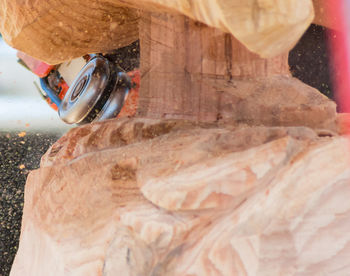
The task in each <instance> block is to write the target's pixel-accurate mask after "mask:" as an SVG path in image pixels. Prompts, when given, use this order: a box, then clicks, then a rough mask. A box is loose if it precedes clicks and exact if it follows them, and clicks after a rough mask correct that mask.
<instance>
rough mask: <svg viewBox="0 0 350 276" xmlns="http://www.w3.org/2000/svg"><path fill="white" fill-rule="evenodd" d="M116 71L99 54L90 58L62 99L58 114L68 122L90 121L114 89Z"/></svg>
mask: <svg viewBox="0 0 350 276" xmlns="http://www.w3.org/2000/svg"><path fill="white" fill-rule="evenodd" d="M116 78H117V72H116V71H115V70H114V68H113V67H112V66H111V65H110V63H109V61H108V60H107V59H106V58H104V57H101V56H96V57H94V58H93V59H91V60H90V61H89V62H88V63H87V64H86V65H85V66H84V67H83V69H82V70H81V71H80V72H79V74H78V76H77V77H76V78H75V80H74V82H73V83H72V85H71V86H70V88H69V90H68V91H67V93H66V95H65V97H64V99H63V100H62V102H61V104H60V106H59V109H58V114H59V116H60V118H61V119H62V120H63V121H64V122H66V123H68V124H75V123H82V122H83V121H92V120H93V119H94V118H95V117H96V115H97V114H98V113H99V112H100V110H101V109H102V107H103V106H104V104H105V102H106V101H107V100H108V98H109V96H110V94H111V93H112V92H113V90H114V86H115V82H116Z"/></svg>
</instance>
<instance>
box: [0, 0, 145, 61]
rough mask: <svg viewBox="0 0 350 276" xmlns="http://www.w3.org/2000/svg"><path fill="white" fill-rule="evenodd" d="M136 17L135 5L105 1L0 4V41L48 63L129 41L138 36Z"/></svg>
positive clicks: (8, 0)
mask: <svg viewBox="0 0 350 276" xmlns="http://www.w3.org/2000/svg"><path fill="white" fill-rule="evenodd" d="M138 18H139V16H138V14H137V11H136V10H135V9H129V8H126V7H122V6H120V4H118V3H117V2H116V3H111V2H110V1H107V0H98V1H88V2H87V1H72V0H59V1H58V0H39V1H38V0H28V1H21V0H3V1H1V2H0V33H2V35H3V38H4V40H5V41H6V42H7V43H8V44H9V45H11V46H13V47H14V48H16V49H19V50H21V51H23V52H25V53H27V54H29V55H31V56H33V57H35V58H38V59H40V60H43V61H46V62H47V63H50V64H58V63H62V62H64V61H67V60H71V59H73V58H76V57H81V56H83V55H86V54H88V53H99V52H105V51H109V50H113V49H117V48H120V47H123V46H126V45H128V44H130V43H132V42H134V41H135V40H137V39H138V36H139V31H138Z"/></svg>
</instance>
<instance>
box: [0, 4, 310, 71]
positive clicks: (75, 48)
mask: <svg viewBox="0 0 350 276" xmlns="http://www.w3.org/2000/svg"><path fill="white" fill-rule="evenodd" d="M128 7H130V8H128ZM139 9H142V10H147V11H160V12H162V13H169V12H171V13H176V14H183V15H186V16H187V17H190V18H192V19H193V20H195V21H199V22H202V23H205V24H207V25H209V26H212V27H215V28H217V29H220V30H222V31H224V32H228V33H231V34H232V35H234V36H235V37H236V38H237V39H238V40H239V41H240V42H241V43H243V44H244V45H245V46H246V47H247V48H248V49H250V50H251V51H253V52H255V53H258V54H259V55H261V56H263V57H271V56H276V55H279V54H281V53H285V52H287V51H288V50H290V49H291V48H292V47H293V46H294V45H295V44H296V42H297V41H298V39H299V38H300V37H301V35H302V34H303V32H304V31H305V30H306V29H307V28H308V26H309V25H310V23H311V22H312V19H313V16H314V13H313V5H312V1H311V0H298V1H295V0H264V1H251V0H250V1H241V0H205V1H196V0H190V1H188V0H176V1H168V0H94V1H89V2H88V3H87V2H86V1H82V0H80V1H71V0H63V1H58V0H48V1H46V0H45V1H44V0H40V1H38V0H28V1H25V2H23V1H20V0H3V1H1V3H0V32H1V33H2V34H3V36H4V39H5V40H6V41H7V42H8V43H9V44H10V45H11V46H13V47H15V48H17V49H19V50H21V51H23V52H26V53H28V54H30V55H32V56H34V57H37V58H39V59H42V60H44V61H46V62H48V63H52V64H56V63H60V62H63V61H66V60H69V59H72V58H74V57H79V56H82V55H84V54H87V53H92V52H104V51H108V50H113V49H115V48H118V47H121V46H125V45H126V44H128V43H131V42H132V41H134V40H136V39H137V36H138V30H137V21H138V10H139ZM140 32H141V33H142V32H143V30H142V29H141V30H140Z"/></svg>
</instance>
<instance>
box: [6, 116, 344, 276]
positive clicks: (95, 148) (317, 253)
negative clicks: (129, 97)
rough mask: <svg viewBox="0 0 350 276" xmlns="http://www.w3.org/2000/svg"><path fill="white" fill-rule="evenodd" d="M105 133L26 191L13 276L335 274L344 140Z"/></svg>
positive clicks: (181, 127)
mask: <svg viewBox="0 0 350 276" xmlns="http://www.w3.org/2000/svg"><path fill="white" fill-rule="evenodd" d="M321 136H322V137H320V136H318V135H317V133H316V132H314V131H313V130H311V129H309V128H305V127H244V126H240V127H235V126H232V125H229V124H225V125H221V126H219V125H216V124H204V123H194V122H186V121H174V120H150V119H133V120H123V119H121V120H110V121H105V122H102V123H98V124H92V125H86V126H83V127H79V128H77V129H73V130H71V131H70V132H69V133H68V134H66V135H65V136H63V137H62V138H61V139H60V140H59V141H58V142H57V143H56V144H54V145H53V147H51V149H50V150H49V151H48V152H47V153H46V154H45V155H44V157H43V159H42V163H41V168H40V169H39V170H37V171H34V172H32V173H31V174H30V176H29V178H28V182H27V184H26V191H25V205H24V215H23V222H22V230H21V241H20V245H19V251H18V253H17V256H16V259H15V262H14V265H13V267H12V271H11V276H17V275H21V276H22V275H35V276H38V275H39V276H40V275H52V276H55V275H84V276H85V275H106V276H108V275H117V274H118V273H119V274H120V275H179V276H180V275H181V276H183V275H200V276H205V275H322V274H325V275H329V274H333V275H347V274H349V272H350V266H349V265H348V263H347V260H348V257H349V254H350V246H349V244H350V235H349V234H348V228H349V221H350V203H349V200H347V199H348V198H349V196H350V186H349V181H350V169H349V162H350V156H349V154H348V150H349V148H348V147H349V144H348V139H347V138H345V137H340V136H337V135H335V136H332V135H329V136H324V135H321Z"/></svg>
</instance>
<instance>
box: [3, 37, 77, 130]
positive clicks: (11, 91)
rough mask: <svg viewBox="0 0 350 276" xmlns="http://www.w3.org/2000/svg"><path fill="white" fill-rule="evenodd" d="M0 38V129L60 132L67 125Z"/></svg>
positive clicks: (34, 77) (34, 78)
mask: <svg viewBox="0 0 350 276" xmlns="http://www.w3.org/2000/svg"><path fill="white" fill-rule="evenodd" d="M17 59H18V58H17V57H16V50H14V49H12V48H11V47H9V46H8V45H7V44H6V43H5V42H4V41H3V40H2V38H1V37H0V131H10V132H11V131H26V132H38V131H40V132H49V133H58V134H59V133H61V134H62V133H63V132H65V131H66V130H67V129H69V127H70V126H69V125H67V124H65V123H63V122H62V121H61V120H60V119H59V117H58V114H57V112H56V111H54V110H53V109H51V108H50V107H49V105H48V104H47V103H46V102H45V101H44V100H43V99H42V98H41V97H40V94H39V91H38V90H37V89H36V87H35V85H34V82H36V83H37V84H39V78H38V77H37V76H35V75H34V74H33V73H31V72H30V71H28V70H27V69H25V68H24V67H23V66H22V65H20V64H19V63H17Z"/></svg>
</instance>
